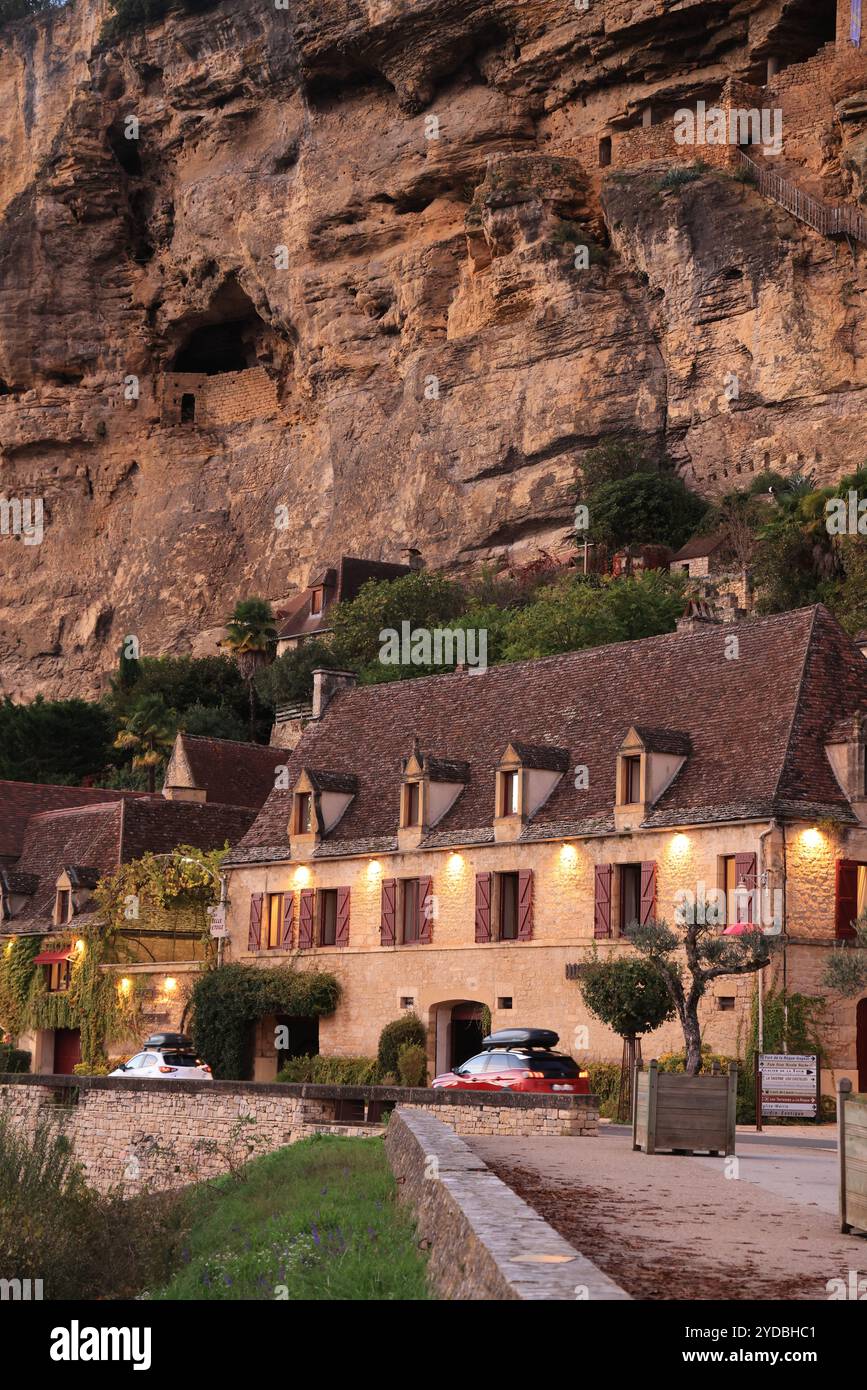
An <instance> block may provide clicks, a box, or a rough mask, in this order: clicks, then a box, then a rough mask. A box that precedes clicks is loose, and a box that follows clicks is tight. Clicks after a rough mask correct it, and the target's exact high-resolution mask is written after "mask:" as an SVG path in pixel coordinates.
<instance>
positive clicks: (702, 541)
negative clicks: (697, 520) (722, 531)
mask: <svg viewBox="0 0 867 1390" xmlns="http://www.w3.org/2000/svg"><path fill="white" fill-rule="evenodd" d="M724 540H725V537H724V536H722V535H716V536H693V538H692V540H691V541H687V543H686V545H683V546H681V548H680V550H678V552H677V554H676V555H672V557H671V563H672V564H676V563H677V561H678V560H701V559H703V558H704V557H705V556H706V555H713V553H714V551H715V550H719V548H720V546H721V545H722V543H723V541H724Z"/></svg>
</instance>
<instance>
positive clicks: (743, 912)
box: [735, 854, 761, 922]
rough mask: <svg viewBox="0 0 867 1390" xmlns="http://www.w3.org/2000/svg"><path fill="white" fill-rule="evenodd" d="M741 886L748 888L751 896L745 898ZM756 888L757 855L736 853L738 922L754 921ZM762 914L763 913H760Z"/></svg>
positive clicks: (736, 915)
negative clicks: (753, 896) (739, 890)
mask: <svg viewBox="0 0 867 1390" xmlns="http://www.w3.org/2000/svg"><path fill="white" fill-rule="evenodd" d="M739 888H746V889H747V891H748V893H749V894H750V896H749V897H748V898H745V897H744V895H743V893H738V891H737V890H738V889H739ZM755 889H756V856H755V855H754V854H736V855H735V903H736V905H737V906H736V913H735V917H736V920H737V921H738V922H752V920H753V898H752V895H753V893H754V892H755ZM759 915H760V916H761V914H759Z"/></svg>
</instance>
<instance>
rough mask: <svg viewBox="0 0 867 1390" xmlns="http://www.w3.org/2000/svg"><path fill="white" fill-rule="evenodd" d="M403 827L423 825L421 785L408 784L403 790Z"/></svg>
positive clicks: (417, 783)
mask: <svg viewBox="0 0 867 1390" xmlns="http://www.w3.org/2000/svg"><path fill="white" fill-rule="evenodd" d="M400 823H401V825H402V826H410V825H420V824H421V783H420V782H407V783H406V785H405V786H404V789H403V815H402V816H401V822H400Z"/></svg>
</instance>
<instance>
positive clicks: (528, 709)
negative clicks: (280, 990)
mask: <svg viewBox="0 0 867 1390" xmlns="http://www.w3.org/2000/svg"><path fill="white" fill-rule="evenodd" d="M316 710H317V716H318V717H317V718H315V719H313V720H312V721H311V722H310V723H309V724H308V726H307V728H306V730H305V733H304V735H303V737H302V739H301V741H300V743H299V744H298V746H297V747H296V748H295V749H294V751H293V752H292V753H291V755H290V756H289V758H288V781H287V789H286V790H275V791H274V792H272V794H271V796H270V797H269V799H268V801H267V802H266V803H265V806H264V807H263V809H262V811H261V812H260V814H259V816H258V817H257V819H256V821H255V824H254V825H253V827H252V829H251V830H250V831H249V833H248V834H247V835H246V836H245V837H244V839H243V840H242V841H241V843H240V844H239V845H238V846H237V847H236V848H235V849H234V850H233V851H232V852H231V853H230V855H229V856H228V860H227V865H226V867H227V872H228V875H229V898H230V910H229V923H230V953H231V957H232V958H233V959H235V960H242V961H248V962H255V963H257V964H259V965H261V966H263V967H267V966H268V965H271V964H285V963H288V962H294V963H295V964H296V966H297V967H298V968H300V969H302V970H304V969H325V970H329V971H333V972H334V974H335V975H336V976H337V977H338V978H339V980H340V982H341V985H342V987H343V996H342V999H341V1003H340V1005H339V1007H338V1009H337V1010H336V1012H335V1013H334V1015H333V1016H331V1017H329V1018H324V1019H321V1020H319V1024H318V1036H317V1037H316V1038H315V1039H313V1041H312V1043H311V1039H310V1038H308V1040H307V1043H308V1045H314V1046H315V1045H318V1046H319V1047H320V1048H321V1050H322V1051H323V1052H330V1053H337V1054H363V1055H371V1054H372V1053H374V1052H375V1049H376V1045H377V1039H378V1036H379V1032H380V1030H381V1028H382V1026H383V1024H385V1023H386V1022H388V1021H389V1020H390V1019H393V1018H395V1017H396V1016H398V1015H399V1014H400V1012H401V1011H402V1010H407V1009H414V1010H415V1011H417V1013H418V1014H419V1015H420V1017H421V1018H422V1020H423V1021H424V1023H425V1025H426V1027H427V1030H428V1043H429V1066H430V1068H431V1070H432V1071H433V1070H436V1071H442V1070H445V1069H446V1068H448V1067H449V1066H450V1065H452V1064H453V1063H454V1062H455V1061H457V1060H460V1059H461V1057H463V1056H466V1055H469V1053H471V1052H472V1051H474V1050H475V1049H476V1048H477V1045H478V1042H479V1039H480V1036H481V1033H480V1028H481V1024H482V1019H483V1017H485V1018H486V1015H485V1014H484V1013H483V1011H485V1010H489V1011H490V1016H491V1020H492V1022H493V1025H494V1027H503V1026H506V1025H509V1024H513V1025H516V1026H521V1025H531V1026H538V1027H547V1028H554V1029H556V1030H557V1032H558V1033H559V1034H560V1037H561V1040H562V1044H563V1045H564V1046H565V1047H566V1048H568V1049H570V1050H572V1051H579V1052H580V1050H581V1048H586V1051H585V1052H584V1055H589V1056H590V1057H593V1058H610V1059H615V1058H619V1056H620V1042H619V1040H618V1039H617V1038H615V1037H614V1036H613V1035H612V1034H611V1033H609V1032H608V1031H607V1030H606V1029H604V1028H603V1027H602V1026H601V1025H600V1024H598V1023H597V1022H595V1021H594V1020H593V1019H592V1018H590V1017H589V1016H588V1013H587V1010H586V1009H585V1006H584V1004H583V1000H582V996H581V993H580V989H579V986H578V984H577V982H576V979H575V973H576V972H575V968H574V967H575V966H576V964H579V963H580V962H581V960H582V959H585V958H586V955H587V953H588V951H590V950H591V949H592V948H593V947H594V945H595V947H596V949H597V950H598V951H599V952H600V953H601V954H602V955H608V954H609V953H612V952H613V953H617V952H621V951H623V950H624V949H626V947H625V945H624V942H623V933H624V929H625V927H626V926H627V925H628V924H629V923H630V922H632V921H633V920H635V919H639V920H647V919H648V918H649V917H650V916H657V917H661V918H665V919H667V920H668V921H669V922H671V921H672V919H673V915H674V912H675V908H676V906H677V905H678V904H682V903H683V901H684V898H683V896H682V895H683V894H684V893H686V894H689V895H691V896H692V898H693V899H694V900H696V901H697V902H699V903H700V902H701V901H702V899H703V896H704V895H706V894H708V893H710V892H711V890H714V891H715V892H717V894H718V895H722V901H723V903H724V909H723V921H724V923H725V924H726V925H728V926H734V925H738V924H739V923H742V922H743V921H744V920H750V919H752V920H755V921H761V923H762V924H763V925H764V926H766V927H767V929H768V930H769V931H771V932H772V933H773V934H774V935H776V936H778V938H779V942H778V949H777V950H776V951H775V953H774V961H773V964H772V966H771V967H770V971H769V972H765V973H766V974H769V975H770V978H769V979H766V980H765V981H764V988H765V990H768V989H769V988H770V987H771V985H772V984H773V985H774V987H775V988H779V987H780V984H781V983H782V980H783V978H784V977H785V981H786V984H787V987H788V989H789V990H790V991H802V992H805V993H819V992H821V988H822V987H821V983H820V981H821V975H822V971H823V967H824V963H825V961H826V960H827V958H828V953H829V951H830V950H831V949H832V948H834V947H837V946H840V944H841V943H844V942H846V941H847V940H849V939H851V936H852V934H853V933H852V927H851V923H852V921H853V919H854V918H855V917H856V915H858V913H859V912H860V911H861V909H862V908H863V906H864V905H865V903H867V783H865V756H867V752H865V750H867V731H865V725H864V724H863V723H862V716H863V715H865V714H867V663H865V661H864V658H863V656H862V655H861V652H860V650H859V649H858V648H857V647H856V646H855V645H854V643H853V642H852V641H851V640H850V638H848V637H847V636H846V634H845V633H844V632H843V631H842V630H841V629H840V628H839V627H838V626H837V624H836V622H835V621H834V620H833V619H832V618H831V616H830V615H829V613H828V612H827V610H825V609H824V608H822V607H816V608H810V609H802V610H798V611H796V612H792V613H785V614H780V615H776V616H773V617H765V618H751V619H748V620H746V621H742V622H740V623H736V624H727V625H723V624H720V623H714V622H706V623H702V624H697V625H694V626H692V627H685V628H684V629H683V630H681V631H678V632H676V633H672V634H670V635H666V636H660V637H653V638H649V639H646V640H642V641H637V642H631V643H619V644H615V645H613V646H607V647H599V648H595V649H592V650H587V651H580V652H572V653H567V654H564V655H560V656H554V657H550V658H547V659H544V660H540V661H530V662H520V663H516V664H513V665H501V666H497V667H493V668H491V669H489V670H488V671H486V672H484V673H471V672H455V673H454V674H449V675H443V676H435V677H427V678H423V679H419V680H416V681H405V682H394V683H388V684H382V685H376V686H368V687H362V688H356V689H353V688H351V683H350V680H349V678H348V677H347V675H346V673H339V674H338V675H335V674H333V673H330V672H325V671H323V672H319V673H317V692H316ZM724 929H725V927H724V925H722V924H721V925H720V930H724ZM756 987H757V981H756V977H754V976H743V977H728V978H725V977H723V978H721V979H719V980H717V981H716V983H715V986H714V987H713V989H712V990H711V991H710V992H709V993H708V996H707V997H706V999H705V1001H704V1006H703V1026H704V1038H705V1041H706V1042H708V1043H710V1044H712V1046H713V1047H714V1048H716V1049H719V1050H721V1051H724V1052H727V1053H730V1054H736V1053H738V1051H739V1050H742V1048H743V1042H744V1038H745V1034H746V1030H747V1027H748V1026H749V1016H750V1009H751V1005H752V1001H753V995H754V991H755V989H756ZM865 1011H867V1001H865V1000H861V1001H860V1002H858V1003H853V1002H851V1001H847V1002H838V1001H834V1000H830V1001H829V1008H828V1016H827V1021H826V1028H825V1034H826V1042H827V1045H828V1048H829V1055H830V1057H831V1059H832V1062H833V1067H834V1069H835V1071H834V1074H835V1076H837V1077H839V1076H840V1075H846V1074H848V1075H850V1076H853V1077H854V1076H856V1074H859V1073H860V1085H861V1087H862V1089H863V1088H864V1087H865V1085H867V1012H865ZM585 1027H586V1029H587V1033H586V1034H585V1033H583V1032H576V1030H578V1029H583V1028H585ZM315 1031H316V1030H315V1024H314V1023H313V1022H311V1032H315ZM273 1036H274V1035H273V1030H271V1031H270V1032H269V1029H268V1028H267V1027H263V1028H262V1029H261V1030H260V1033H259V1040H258V1054H259V1055H258V1057H257V1062H256V1075H257V1076H258V1077H261V1078H267V1077H268V1076H272V1075H273V1074H274V1071H275V1069H276V1066H277V1056H276V1054H275V1052H274V1048H273ZM681 1045H682V1042H681V1039H680V1034H679V1030H678V1029H677V1027H676V1025H674V1024H670V1025H666V1026H665V1027H664V1028H663V1029H661V1030H660V1031H659V1033H658V1034H656V1035H654V1036H653V1037H652V1038H651V1039H650V1040H649V1041H648V1044H647V1046H646V1048H645V1054H646V1055H647V1056H650V1055H653V1054H654V1053H659V1052H660V1051H663V1050H665V1049H668V1048H671V1047H678V1046H681ZM827 1080H828V1082H829V1083H830V1080H831V1078H827Z"/></svg>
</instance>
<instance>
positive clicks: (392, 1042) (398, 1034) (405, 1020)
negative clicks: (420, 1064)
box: [376, 1012, 427, 1083]
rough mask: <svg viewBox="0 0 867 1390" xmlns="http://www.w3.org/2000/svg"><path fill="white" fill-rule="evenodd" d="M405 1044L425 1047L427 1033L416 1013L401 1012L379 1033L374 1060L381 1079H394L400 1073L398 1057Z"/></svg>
mask: <svg viewBox="0 0 867 1390" xmlns="http://www.w3.org/2000/svg"><path fill="white" fill-rule="evenodd" d="M407 1045H410V1046H416V1047H421V1048H426V1047H427V1033H426V1032H425V1027H424V1024H423V1023H422V1021H421V1019H420V1018H419V1016H418V1014H416V1013H412V1012H410V1013H405V1014H401V1016H400V1018H394V1019H392V1021H391V1023H386V1025H385V1027H384V1028H383V1030H382V1032H381V1033H380V1035H379V1048H378V1049H377V1054H376V1062H377V1067H378V1069H379V1076H380V1079H381V1080H385V1078H386V1077H389V1078H390V1079H392V1083H393V1082H394V1081H396V1080H397V1079H398V1077H399V1075H400V1073H399V1070H398V1058H399V1055H400V1050H401V1048H402V1047H406V1046H407Z"/></svg>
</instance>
